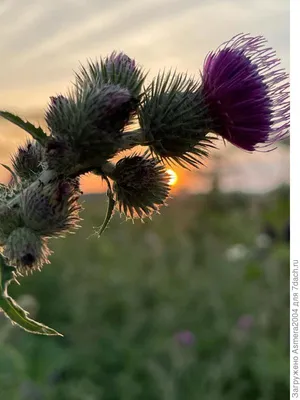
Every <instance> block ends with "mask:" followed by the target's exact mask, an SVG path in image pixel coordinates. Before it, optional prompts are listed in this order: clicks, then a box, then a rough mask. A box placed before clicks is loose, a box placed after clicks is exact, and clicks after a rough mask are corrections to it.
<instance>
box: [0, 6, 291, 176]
mask: <svg viewBox="0 0 300 400" xmlns="http://www.w3.org/2000/svg"><path fill="white" fill-rule="evenodd" d="M0 26H1V35H2V38H3V40H2V41H1V43H0V55H1V69H0V88H1V90H0V108H2V109H3V108H4V109H11V110H13V111H15V112H22V113H23V115H25V116H28V112H31V111H33V112H34V113H35V115H36V118H38V119H40V117H41V116H42V115H41V113H42V109H43V108H44V107H45V105H46V103H47V101H48V98H49V96H50V95H54V94H56V93H59V92H64V91H65V90H66V88H67V86H68V85H69V82H70V81H71V80H72V79H73V78H72V77H73V70H74V69H76V68H77V66H78V63H79V61H81V62H84V61H85V60H86V59H87V58H88V57H91V58H95V57H98V56H100V55H106V54H108V53H109V52H111V51H112V50H114V49H117V50H123V51H125V52H127V53H128V54H129V55H131V56H133V57H135V58H136V59H137V60H138V61H139V62H140V63H141V64H143V65H144V66H145V68H146V69H148V68H149V69H151V73H150V76H151V74H152V75H153V74H154V73H157V72H158V70H159V69H160V68H163V67H177V68H178V70H182V71H186V70H188V71H190V72H191V73H192V74H196V73H198V70H199V68H201V66H202V63H203V60H204V57H205V55H206V54H207V53H208V52H209V51H210V50H213V49H215V48H216V47H218V46H219V45H220V44H221V43H222V42H223V41H225V40H228V39H230V38H231V37H232V36H233V35H235V34H237V33H239V32H250V33H251V34H255V35H256V34H262V35H264V36H265V37H266V38H267V39H268V41H269V43H270V45H271V46H273V47H274V48H275V49H276V50H277V54H278V56H279V57H280V58H281V59H282V65H283V66H284V67H285V68H287V69H288V70H289V62H290V59H289V3H288V2H287V1H286V0H277V1H273V0H252V1H251V2H250V1H245V0H202V1H199V0H185V1H182V0H142V1H141V0H126V1H124V0H110V1H107V0H89V1H83V0H64V1H62V0H51V1H50V0H49V1H43V2H41V1H40V0H23V1H22V2H20V1H19V0H2V1H1V2H0ZM4 38H5V39H4ZM35 110H36V111H35ZM23 137H24V136H22V133H21V132H20V130H18V129H13V128H9V127H8V125H7V124H5V125H3V124H2V123H0V157H1V161H3V158H4V159H5V160H6V161H7V160H8V159H9V156H8V153H9V152H11V151H12V150H13V148H14V147H15V145H16V143H18V142H19V141H21V140H23ZM0 178H1V172H0Z"/></svg>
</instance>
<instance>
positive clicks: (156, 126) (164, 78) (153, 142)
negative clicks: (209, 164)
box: [138, 71, 213, 167]
mask: <svg viewBox="0 0 300 400" xmlns="http://www.w3.org/2000/svg"><path fill="white" fill-rule="evenodd" d="M197 88H198V83H197V82H194V81H193V80H192V79H191V78H189V77H188V76H186V75H176V74H175V73H171V71H170V72H169V73H168V74H165V73H162V74H160V75H159V76H158V77H157V78H156V79H155V80H154V81H153V82H152V85H151V86H150V89H149V90H148V92H147V93H146V94H145V98H144V101H143V103H142V104H141V106H140V109H139V115H138V117H139V124H140V126H141V128H142V131H143V134H144V137H145V144H148V145H149V147H150V150H151V152H152V153H153V154H155V155H156V157H158V158H159V159H161V160H163V161H165V160H166V161H169V160H172V161H175V162H176V163H178V164H179V165H181V166H183V167H185V166H187V165H191V166H194V167H197V166H198V165H199V164H202V158H203V157H206V156H207V155H208V148H209V147H213V146H212V144H211V141H210V139H209V137H208V136H207V134H208V133H209V122H210V117H209V114H208V109H207V107H206V106H205V104H204V99H203V98H201V97H200V96H199V94H198V92H197V91H196V89H197Z"/></svg>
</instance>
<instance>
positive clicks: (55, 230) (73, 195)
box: [21, 180, 82, 237]
mask: <svg viewBox="0 0 300 400" xmlns="http://www.w3.org/2000/svg"><path fill="white" fill-rule="evenodd" d="M79 195H80V192H79V184H78V180H58V181H54V182H51V183H49V184H47V185H43V184H40V185H39V186H37V187H35V188H31V187H29V188H28V189H26V190H24V192H23V193H22V195H21V214H22V218H23V220H24V222H25V225H26V226H27V227H28V228H30V229H32V230H33V231H34V232H37V233H38V234H39V235H42V236H49V237H56V236H62V235H63V234H65V233H67V232H69V231H70V230H72V229H76V228H78V227H79V226H78V222H79V221H80V218H79V212H80V211H81V209H82V208H81V206H80V205H79V203H78V198H79Z"/></svg>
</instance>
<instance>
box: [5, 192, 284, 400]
mask: <svg viewBox="0 0 300 400" xmlns="http://www.w3.org/2000/svg"><path fill="white" fill-rule="evenodd" d="M85 209H86V210H85V211H84V213H83V217H84V221H83V224H82V225H83V226H82V229H81V230H79V231H78V232H77V233H76V235H70V236H68V237H67V238H66V239H64V240H55V241H53V243H52V248H53V250H54V254H53V256H52V258H51V260H52V265H50V266H46V267H45V268H44V269H43V271H42V272H41V273H36V274H35V275H33V276H31V277H27V278H24V279H23V280H22V282H21V283H22V285H21V286H20V287H18V286H17V285H14V287H13V288H12V289H13V290H12V294H13V295H14V296H15V297H16V298H17V299H18V300H19V301H20V302H21V303H22V304H24V306H25V308H26V307H27V309H29V310H30V311H31V315H32V316H34V317H36V318H38V320H41V321H42V322H44V323H46V324H47V325H49V326H51V327H53V328H54V329H56V330H58V331H60V332H62V333H64V335H65V336H64V338H48V337H39V336H31V335H29V334H27V333H26V332H23V331H21V330H19V329H18V328H17V327H12V326H11V325H10V323H9V322H8V321H7V320H5V319H4V317H3V316H1V315H0V354H1V356H0V398H1V399H3V400H27V399H30V400H35V399H37V400H38V399H45V400H137V399H143V400H181V399H188V400H206V399H207V400H241V399H243V400H282V399H284V398H287V397H288V393H289V359H288V349H289V330H288V312H287V310H288V307H289V294H288V280H289V243H288V242H287V241H286V240H285V236H284V232H283V229H284V226H285V224H286V222H287V220H288V219H289V192H288V188H286V187H283V188H280V189H279V190H278V191H276V192H273V193H270V194H268V195H266V196H249V195H248V196H246V195H241V194H229V195H224V194H220V193H218V192H216V191H214V192H212V193H211V194H209V195H206V196H202V195H197V196H191V197H177V198H175V199H174V200H172V201H171V202H170V204H169V207H167V208H165V209H163V210H162V211H161V215H160V216H155V217H154V218H153V221H149V222H148V221H147V222H146V223H145V224H141V223H140V222H136V223H135V224H134V225H133V224H131V223H130V222H126V223H121V222H122V220H120V219H119V218H118V217H117V216H115V218H114V219H113V222H112V224H111V225H110V227H109V228H108V229H107V230H106V231H105V233H104V234H103V236H102V237H101V238H100V239H97V238H96V237H93V236H92V237H90V238H88V237H89V236H90V235H91V233H92V232H93V228H92V227H93V226H99V225H101V223H102V220H103V217H104V214H105V199H104V198H103V196H89V197H86V199H85ZM270 226H271V227H272V230H273V231H274V236H276V237H275V238H274V240H272V242H270V243H267V241H266V239H267V238H266V237H262V236H259V235H260V234H261V232H262V231H263V230H264V229H266V227H268V230H270ZM264 242H265V243H264ZM182 331H189V332H190V333H191V335H192V337H193V338H194V339H193V341H192V342H191V343H186V344H184V343H181V342H180V340H179V339H178V333H179V332H182Z"/></svg>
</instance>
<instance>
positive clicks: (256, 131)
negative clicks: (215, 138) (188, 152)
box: [201, 34, 289, 151]
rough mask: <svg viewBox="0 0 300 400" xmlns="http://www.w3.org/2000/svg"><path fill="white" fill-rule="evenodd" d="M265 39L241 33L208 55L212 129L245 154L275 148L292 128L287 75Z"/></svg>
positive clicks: (206, 92) (205, 91)
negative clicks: (259, 149)
mask: <svg viewBox="0 0 300 400" xmlns="http://www.w3.org/2000/svg"><path fill="white" fill-rule="evenodd" d="M265 44H266V40H265V39H264V38H263V37H262V36H258V37H251V36H250V35H244V34H239V35H237V36H235V37H233V38H232V39H231V40H229V41H228V42H226V43H224V44H223V45H222V46H220V47H219V48H218V49H217V51H215V52H211V53H209V54H208V56H207V57H206V60H205V62H204V67H203V83H202V87H201V94H202V96H203V97H204V98H205V101H206V104H207V106H208V107H209V110H210V114H211V116H212V119H213V124H212V126H211V130H212V131H214V132H216V133H217V134H219V135H221V136H222V137H223V138H224V139H227V140H228V141H229V142H231V143H232V144H234V145H236V146H237V147H240V148H242V149H244V150H248V151H253V150H256V149H257V148H262V147H267V146H270V145H273V144H274V143H275V142H276V141H278V140H281V139H284V138H285V137H287V135H288V130H289V82H288V75H287V74H286V73H285V72H284V71H283V70H282V69H280V68H279V63H280V60H279V59H278V58H276V54H275V52H274V51H273V49H272V48H270V47H266V45H265Z"/></svg>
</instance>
